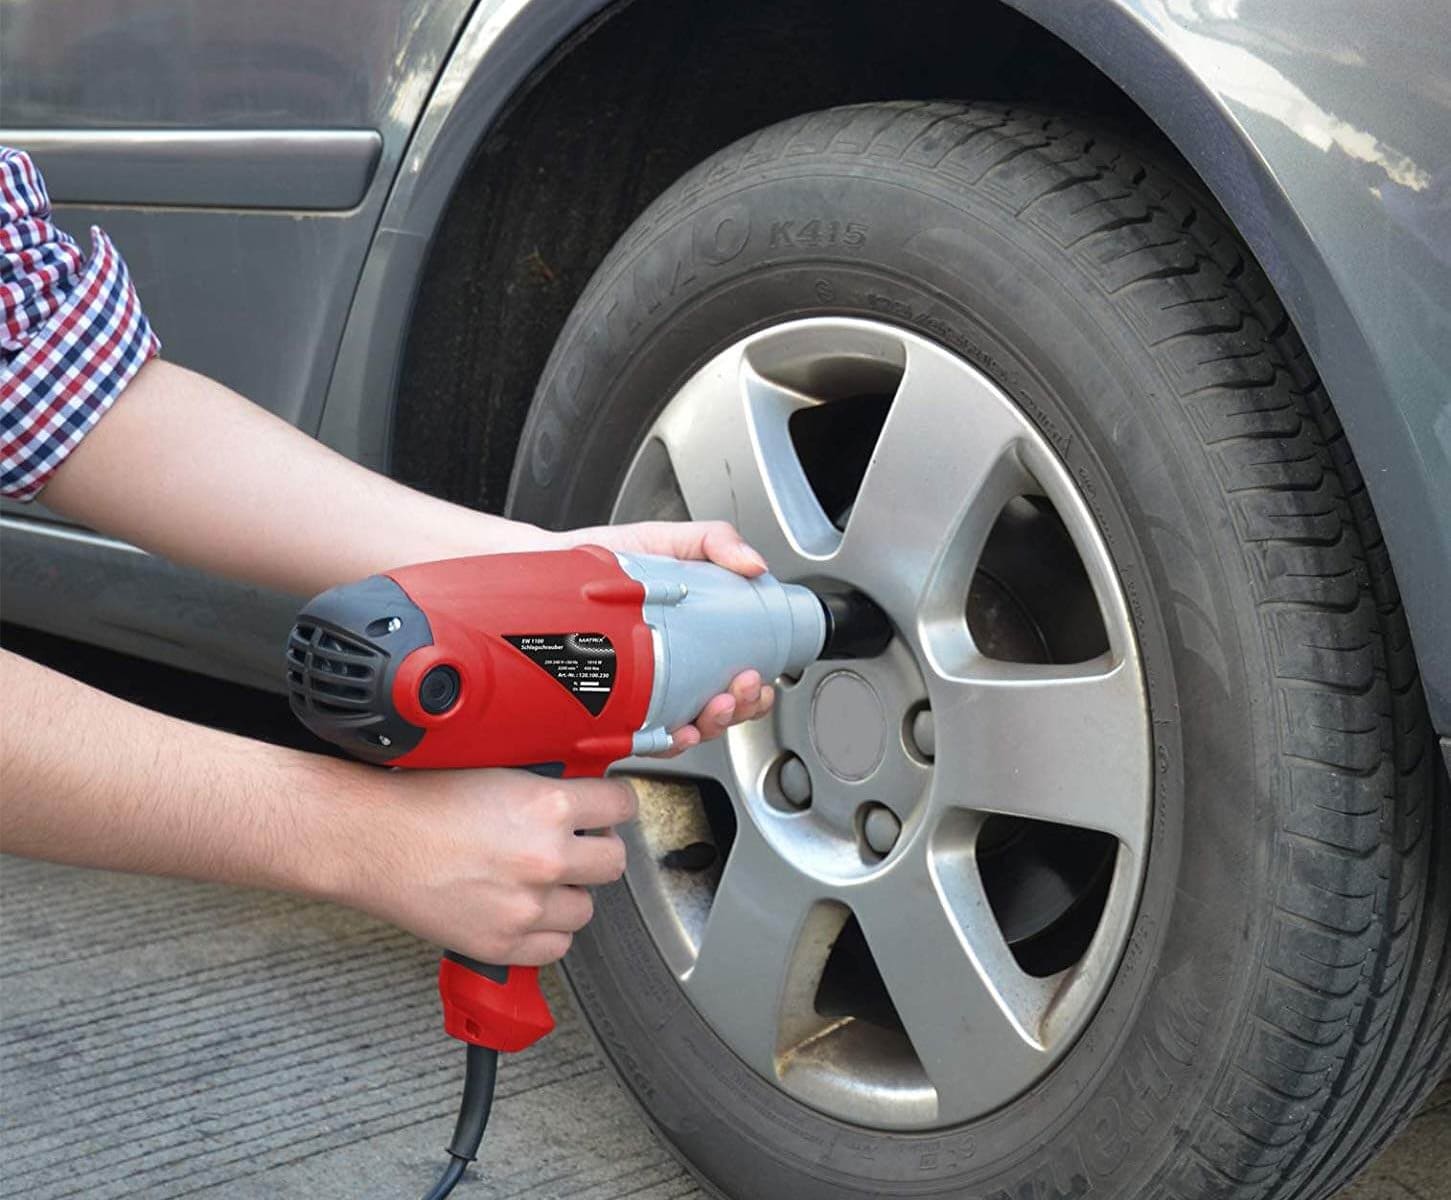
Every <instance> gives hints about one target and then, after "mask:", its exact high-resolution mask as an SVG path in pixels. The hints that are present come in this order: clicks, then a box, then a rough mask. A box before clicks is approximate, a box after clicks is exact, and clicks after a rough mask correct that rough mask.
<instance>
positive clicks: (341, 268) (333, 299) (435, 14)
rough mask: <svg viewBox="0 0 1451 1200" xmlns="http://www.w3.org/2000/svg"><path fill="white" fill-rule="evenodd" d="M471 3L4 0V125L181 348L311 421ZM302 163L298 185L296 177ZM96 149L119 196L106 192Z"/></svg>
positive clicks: (298, 420) (208, 368) (285, 411)
mask: <svg viewBox="0 0 1451 1200" xmlns="http://www.w3.org/2000/svg"><path fill="white" fill-rule="evenodd" d="M469 6H470V0H417V2H414V0H358V2H357V3H355V4H352V5H351V6H350V12H349V15H348V19H346V20H344V19H340V16H341V13H340V12H339V10H338V9H337V8H336V7H335V6H333V5H325V4H315V5H314V4H304V5H298V4H293V3H289V2H288V0H257V2H255V3H248V4H241V5H226V4H216V3H212V2H211V0H162V2H161V3H155V4H148V5H143V6H139V7H138V6H137V5H135V4H131V3H127V2H126V0H18V2H16V0H12V2H10V3H8V4H7V5H6V7H5V16H4V21H5V36H4V37H3V38H0V126H3V130H0V140H5V141H8V143H9V144H14V145H18V146H20V147H21V148H22V149H26V150H30V151H31V152H32V153H33V154H34V156H35V159H36V162H37V163H38V164H39V166H40V168H41V170H42V172H43V173H45V174H46V176H47V180H48V183H49V185H50V189H51V195H52V199H53V200H54V202H55V204H56V208H57V213H58V215H59V217H60V219H61V220H62V221H63V222H64V223H65V224H66V226H67V227H68V228H70V229H71V230H72V231H73V232H75V233H77V234H79V233H80V232H81V231H82V230H83V229H84V228H85V227H86V226H87V225H90V224H100V225H104V226H105V228H106V231H107V233H108V234H110V235H111V237H112V238H113V239H114V240H115V242H116V244H117V245H118V246H119V247H120V249H121V251H122V253H123V254H124V255H125V256H126V261H127V264H128V265H129V266H130V268H131V272H132V275H133V277H134V278H135V280H136V284H137V287H138V289H139V291H140V293H141V295H142V297H143V298H144V301H145V304H146V310H147V315H148V316H149V317H150V318H151V321H152V324H153V326H154V327H155V328H156V329H157V331H158V332H159V333H160V335H161V337H162V340H163V343H164V345H165V349H166V354H167V355H168V356H169V357H171V358H172V359H174V360H176V361H178V362H182V363H185V364H186V365H187V366H190V367H193V368H195V369H196V370H198V371H202V372H204V373H206V374H208V375H211V376H213V377H214V378H216V379H219V380H221V381H222V382H223V383H225V384H227V385H228V386H229V387H233V388H235V389H237V390H238V391H239V392H241V393H242V394H243V395H245V396H249V397H251V398H253V399H254V400H256V401H257V402H258V403H260V404H262V405H264V406H265V407H267V408H269V409H271V410H272V411H273V412H275V413H277V414H278V415H280V416H282V417H285V418H286V419H287V420H289V421H292V422H294V423H295V424H298V425H300V426H301V427H303V428H305V429H309V430H311V429H315V428H316V426H317V422H318V419H319V417H320V415H321V411H322V400H323V397H324V395H325V394H326V391H327V386H328V381H329V379H330V377H331V375H332V369H333V363H334V362H335V360H336V357H337V347H338V342H339V339H340V338H341V336H342V330H343V326H344V323H345V321H346V319H347V313H348V309H349V306H350V305H351V303H352V297H353V291H354V289H355V288H356V286H357V281H358V275H359V272H360V271H361V270H362V266H363V263H364V261H365V259H366V258H367V255H368V249H369V246H370V244H371V242H372V239H373V233H374V230H375V228H376V226H377V222H378V216H379V213H380V212H381V211H382V206H383V200H384V198H385V197H386V195H387V193H388V189H389V185H390V183H391V180H392V178H393V175H394V174H395V172H396V170H397V167H398V163H399V161H400V159H401V158H402V155H403V151H404V149H405V147H406V145H407V143H408V139H409V137H410V136H411V134H412V131H413V126H414V123H415V122H416V121H417V118H418V114H419V112H420V111H421V110H422V108H423V105H424V103H425V102H426V100H427V99H428V95H429V92H430V91H431V90H432V88H433V85H434V82H435V80H436V79H437V77H438V73H439V71H440V70H441V68H442V65H443V63H444V61H445V60H446V58H447V56H448V52H449V49H450V47H451V46H452V44H453V42H454V39H455V37H456V36H457V33H458V30H459V28H460V27H461V26H462V24H463V22H464V20H465V18H466V17H467V15H468V11H469ZM187 143H191V145H192V146H193V147H194V148H196V149H198V150H199V153H198V154H197V155H196V156H194V158H193V168H194V169H193V170H192V171H190V172H189V173H188V175H187V176H186V178H185V179H184V180H178V179H177V178H176V177H175V176H174V175H173V174H171V173H170V172H169V171H168V169H167V168H168V166H169V164H171V163H172V162H174V157H173V151H174V150H176V149H180V148H181V147H184V146H185V145H186V144H187ZM319 149H322V150H323V151H325V153H324V155H323V157H322V161H321V162H318V161H317V159H318V152H319ZM299 159H303V160H306V161H307V163H308V166H307V168H306V175H307V176H308V177H309V178H308V181H307V182H306V183H305V184H302V183H299V182H298V180H297V179H295V178H293V177H292V173H290V172H288V171H287V167H288V166H289V165H290V164H291V163H293V162H295V161H297V160H299ZM87 162H89V164H90V165H89V173H91V174H92V176H93V177H94V176H101V175H103V173H106V172H108V171H109V172H110V174H111V176H112V177H113V178H114V181H115V189H114V190H113V191H110V192H109V193H108V194H107V195H105V196H104V197H99V196H98V195H97V189H96V187H95V185H94V184H93V183H92V182H91V180H89V179H87V173H88V168H87ZM239 176H240V177H242V178H243V179H245V180H246V183H245V185H244V186H242V187H241V188H240V190H238V191H237V192H236V193H235V194H234V195H233V196H232V197H231V199H230V200H227V199H225V198H224V190H225V189H226V188H227V187H228V186H229V185H231V186H235V181H236V180H237V178H238V177H239ZM363 179H366V185H365V186H364V187H363V188H362V189H361V190H360V189H359V188H358V184H359V182H360V181H362V180H363ZM178 188H181V189H183V190H182V191H181V193H180V194H178V193H177V189H178ZM100 199H103V200H104V205H101V204H98V203H97V201H98V200H100ZM11 511H13V510H11Z"/></svg>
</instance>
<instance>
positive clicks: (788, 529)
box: [653, 353, 841, 578]
mask: <svg viewBox="0 0 1451 1200" xmlns="http://www.w3.org/2000/svg"><path fill="white" fill-rule="evenodd" d="M813 403H815V401H813V400H811V399H810V398H809V397H806V396H803V395H801V394H800V393H799V392H795V391H792V390H791V389H789V388H785V387H781V386H779V385H777V384H774V383H772V382H770V381H769V380H767V379H765V378H764V377H763V376H761V375H760V374H758V373H757V372H756V371H755V370H754V369H753V368H752V367H751V365H750V364H749V363H748V362H747V361H746V360H745V358H744V356H743V355H741V354H739V353H737V354H729V355H723V356H721V357H720V358H717V359H715V360H714V361H713V362H711V363H709V364H708V365H707V366H706V367H704V368H703V369H702V370H701V371H700V373H699V374H697V375H696V376H695V377H694V378H693V379H691V380H690V382H689V383H687V384H686V385H685V387H684V388H682V389H681V391H680V393H679V395H677V396H676V398H675V399H674V400H673V401H672V402H671V403H670V405H669V407H668V408H667V409H666V410H665V412H664V413H663V414H662V415H661V417H660V420H659V421H658V422H657V423H656V425H655V428H654V430H653V433H654V436H656V437H658V438H659V439H660V441H661V442H663V443H664V445H665V450H666V453H667V454H668V455H669V457H670V462H671V466H672V467H673V468H674V471H675V477H676V480H677V481H678V483H679V485H680V491H681V494H682V495H683V496H684V497H685V505H686V508H687V509H688V510H689V512H690V515H691V517H692V518H693V519H695V520H727V521H731V522H733V523H734V524H735V526H736V527H737V528H738V529H739V530H740V531H741V533H742V534H744V535H745V537H746V538H747V540H749V541H750V542H751V543H752V544H753V545H754V546H755V547H756V549H758V550H759V551H760V552H761V553H762V554H763V555H765V557H766V561H767V562H768V563H770V565H771V569H772V570H773V571H774V572H776V574H777V575H780V576H782V577H784V578H792V577H796V576H799V575H802V574H804V573H806V572H807V571H808V570H809V569H810V564H811V563H812V562H814V561H819V560H820V559H822V558H825V557H827V556H829V555H830V554H832V553H833V552H834V551H835V550H836V547H837V545H838V543H839V541H840V537H841V535H840V533H839V532H838V530H837V529H836V527H835V526H834V525H832V523H831V522H830V520H828V519H827V516H826V514H825V513H824V512H823V511H822V508H821V504H820V502H819V501H818V500H817V499H816V494H815V493H814V492H813V491H812V489H811V485H810V484H809V483H808V482H807V480H806V474H805V472H804V471H803V469H802V467H801V460H800V459H799V458H798V457H797V454H796V451H795V448H794V447H793V445H792V442H791V435H790V431H789V429H788V427H787V422H788V421H789V420H790V417H791V414H792V413H793V412H795V411H797V410H798V409H800V408H803V407H806V406H808V405H811V404H813Z"/></svg>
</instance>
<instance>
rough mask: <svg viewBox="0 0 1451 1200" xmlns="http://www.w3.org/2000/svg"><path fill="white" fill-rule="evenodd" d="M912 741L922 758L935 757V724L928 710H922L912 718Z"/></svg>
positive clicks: (930, 711)
mask: <svg viewBox="0 0 1451 1200" xmlns="http://www.w3.org/2000/svg"><path fill="white" fill-rule="evenodd" d="M912 741H913V742H914V743H916V746H917V753H918V754H920V755H921V756H922V757H923V758H926V759H932V758H935V757H936V756H937V723H936V722H935V721H934V720H933V719H932V710H931V709H930V708H924V709H922V710H921V711H920V712H918V714H917V715H916V716H915V717H913V718H912Z"/></svg>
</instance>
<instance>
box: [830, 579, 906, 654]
mask: <svg viewBox="0 0 1451 1200" xmlns="http://www.w3.org/2000/svg"><path fill="white" fill-rule="evenodd" d="M817 599H819V600H820V601H821V607H822V608H824V609H825V610H826V645H825V646H824V647H823V648H822V651H821V657H822V658H874V657H875V656H876V655H878V654H880V653H881V652H882V651H883V650H885V649H886V648H887V643H888V642H890V641H891V640H892V623H891V621H889V620H887V614H886V613H884V612H883V611H882V610H881V609H880V608H879V607H878V606H877V604H876V602H875V601H873V600H870V599H868V598H867V597H866V596H864V595H862V593H861V592H820V593H818V594H817Z"/></svg>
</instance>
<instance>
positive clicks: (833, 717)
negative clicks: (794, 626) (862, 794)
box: [811, 671, 886, 781]
mask: <svg viewBox="0 0 1451 1200" xmlns="http://www.w3.org/2000/svg"><path fill="white" fill-rule="evenodd" d="M885 727H886V714H885V713H884V712H883V711H882V702H881V701H880V700H879V699H878V698H877V693H876V689H874V688H873V687H872V685H871V684H870V683H868V682H867V681H866V680H865V679H863V678H862V677H861V676H860V675H858V674H857V673H856V672H855V671H833V672H832V673H831V674H830V675H828V676H827V677H826V678H825V679H823V680H822V681H821V686H820V687H818V688H817V689H816V695H815V697H814V699H813V700H812V704H811V741H812V744H813V745H814V746H815V747H816V752H817V753H818V754H819V755H820V756H821V761H822V763H823V764H824V765H825V766H826V768H827V770H829V771H830V772H831V773H832V774H833V775H835V776H836V777H837V778H838V779H841V780H845V781H855V780H858V779H864V778H866V776H868V775H870V774H871V773H872V771H873V770H875V769H876V766H877V764H878V763H880V762H881V761H882V751H883V749H884V748H885V745H886V728H885Z"/></svg>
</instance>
